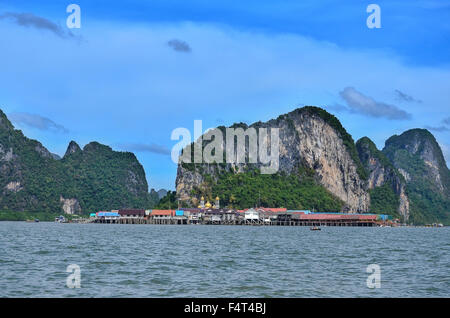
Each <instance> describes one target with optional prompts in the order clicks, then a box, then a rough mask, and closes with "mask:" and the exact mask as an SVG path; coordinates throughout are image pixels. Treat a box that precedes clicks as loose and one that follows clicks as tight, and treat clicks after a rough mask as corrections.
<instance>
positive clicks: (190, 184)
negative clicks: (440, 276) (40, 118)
mask: <svg viewBox="0 0 450 318" xmlns="http://www.w3.org/2000/svg"><path fill="white" fill-rule="evenodd" d="M252 127H253V128H255V129H258V128H279V140H280V142H279V170H278V172H277V173H276V174H274V175H272V176H270V177H263V176H260V173H259V172H260V169H261V167H262V166H263V165H262V164H260V163H250V162H249V161H248V160H247V161H246V162H245V163H239V164H236V163H185V162H182V161H181V159H180V163H179V165H178V171H177V179H176V189H177V197H178V199H179V200H181V201H182V202H184V203H185V204H186V205H188V206H189V205H190V206H194V205H196V204H197V203H198V200H197V199H198V197H200V196H202V195H203V196H205V197H206V198H207V199H210V200H212V199H213V198H214V197H215V196H216V195H219V196H221V200H222V202H224V203H225V204H227V205H234V206H239V201H242V200H244V201H245V199H246V198H248V197H250V198H256V199H255V200H254V201H251V200H250V201H245V202H246V204H247V205H249V203H252V202H253V203H254V205H257V204H260V203H261V202H263V203H266V204H267V202H270V204H271V205H277V206H286V207H288V208H304V209H313V208H314V207H317V206H322V207H323V206H325V205H320V204H321V202H320V197H318V196H315V195H314V193H315V192H317V193H319V192H320V193H321V195H320V196H321V197H323V196H328V195H331V197H329V198H328V199H329V200H328V201H330V200H331V201H333V200H334V201H333V202H337V201H335V200H338V201H340V202H342V204H332V205H326V206H328V207H329V206H331V207H334V208H336V209H338V208H339V210H341V211H349V212H374V213H385V214H390V215H393V216H394V217H398V218H400V219H402V220H404V221H407V222H408V221H409V222H412V223H415V224H423V223H431V222H438V221H439V222H443V223H447V224H449V223H450V218H449V215H450V213H449V212H450V211H449V207H450V193H449V189H450V174H449V170H448V168H447V166H446V163H445V160H444V157H443V155H442V151H441V149H440V147H439V145H438V143H437V142H436V140H435V139H434V137H433V135H432V134H431V133H430V132H428V131H427V130H423V129H413V130H410V131H407V132H405V133H403V134H402V135H400V136H393V137H391V138H389V139H388V140H387V141H386V146H385V148H384V149H383V150H382V151H380V150H378V149H377V148H376V146H375V144H374V143H373V142H372V141H371V140H370V139H369V138H367V137H364V138H361V139H360V140H359V141H358V142H357V143H356V144H355V143H354V141H353V139H352V137H351V136H350V135H349V134H348V133H347V132H346V131H345V129H344V128H343V127H342V125H341V124H340V122H339V120H338V119H337V118H336V117H334V116H333V115H331V114H329V113H327V112H326V111H324V110H323V109H320V108H317V107H312V106H307V107H303V108H299V109H296V110H295V111H293V112H290V113H288V114H285V115H281V116H279V117H278V118H277V119H273V120H270V121H268V122H266V123H262V122H258V123H255V124H252V125H250V126H247V125H246V124H235V125H233V126H231V128H242V129H244V130H246V129H249V128H252ZM219 129H220V130H221V131H223V132H224V133H225V132H226V129H225V127H219ZM269 139H270V138H266V140H265V142H266V143H267V147H270V146H269ZM207 145H208V142H206V143H205V141H204V140H203V141H202V142H201V144H200V143H199V142H198V141H197V142H196V143H193V144H191V146H190V148H191V149H188V148H185V150H184V152H183V153H185V152H186V153H187V151H188V150H190V151H191V152H193V151H192V149H193V148H195V147H200V148H202V149H205V146H207ZM226 146H227V145H226V138H225V137H224V140H223V141H222V142H221V147H220V148H222V149H225V148H226ZM248 152H249V145H248V143H247V144H246V145H245V153H246V156H247V157H246V159H248ZM252 171H253V172H252ZM255 171H256V173H255ZM299 171H309V172H308V173H307V175H305V174H304V173H299ZM240 175H242V176H240ZM286 176H287V177H286ZM305 176H306V177H305ZM305 178H306V179H307V180H308V182H307V183H302V180H305ZM311 180H312V181H313V182H310V181H311ZM297 181H298V182H297ZM267 184H270V189H268V190H267V191H265V189H264V187H265V185H267ZM252 185H253V186H252ZM299 187H302V190H301V191H297V192H296V190H297V189H298V188H299ZM305 189H306V190H305ZM308 189H310V190H308ZM311 189H314V190H311ZM321 189H324V190H326V192H322V190H321ZM312 192H313V193H312ZM263 196H266V197H265V198H262V197H263ZM301 196H304V197H305V196H306V198H307V199H305V198H303V199H304V200H302V198H301ZM267 197H268V198H267Z"/></svg>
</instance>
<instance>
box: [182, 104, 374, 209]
mask: <svg viewBox="0 0 450 318" xmlns="http://www.w3.org/2000/svg"><path fill="white" fill-rule="evenodd" d="M237 127H241V128H243V129H247V128H252V127H253V128H255V129H259V128H279V140H280V141H279V170H278V172H277V174H278V175H279V174H282V175H291V174H294V173H296V172H297V170H298V169H299V168H301V167H303V168H307V169H311V170H313V171H314V179H315V181H316V183H317V184H318V185H320V186H322V187H323V188H325V189H326V190H327V191H328V192H329V193H331V194H332V195H333V196H334V197H336V198H338V199H339V200H341V201H342V202H344V203H345V204H344V205H343V207H342V209H343V210H345V211H352V212H366V211H368V210H369V207H370V197H369V193H368V189H367V186H366V178H367V176H366V173H365V170H364V168H363V167H362V164H361V162H360V159H359V157H358V154H357V151H356V148H355V144H354V142H353V139H352V137H351V136H350V135H349V134H348V133H347V132H346V131H345V129H344V128H343V127H342V125H341V124H340V122H339V121H338V120H337V119H336V117H334V116H332V115H331V114H329V113H327V112H326V111H324V110H323V109H320V108H317V107H303V108H300V109H297V110H295V111H293V112H290V113H288V114H286V115H282V116H280V117H278V118H277V119H274V120H270V121H268V122H266V123H262V122H258V123H255V124H253V125H251V126H249V127H247V126H246V125H245V124H240V125H235V126H232V128H237ZM221 129H222V130H223V129H224V127H222V128H221ZM268 133H269V131H268ZM267 144H268V145H267V147H268V148H270V144H269V140H267ZM222 147H223V149H226V142H225V139H224V141H223V146H222ZM246 147H247V148H246V150H247V151H248V145H247V146H246ZM261 165H262V164H260V163H256V164H253V163H249V162H246V163H239V164H235V163H227V164H205V163H202V164H186V163H180V164H179V165H178V171H177V179H176V189H177V195H178V197H179V199H181V200H183V201H189V200H192V199H194V198H192V193H193V192H195V189H196V188H197V189H198V188H200V189H202V190H203V191H204V192H205V193H206V192H208V189H207V188H208V187H210V186H211V182H205V181H208V179H212V183H213V184H214V182H215V181H217V180H218V178H219V177H220V175H221V174H224V173H230V172H231V173H238V172H244V171H247V170H248V169H253V168H256V169H261ZM208 184H209V185H208Z"/></svg>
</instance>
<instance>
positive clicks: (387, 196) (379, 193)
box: [369, 184, 400, 218]
mask: <svg viewBox="0 0 450 318" xmlns="http://www.w3.org/2000/svg"><path fill="white" fill-rule="evenodd" d="M369 194H370V212H372V213H376V214H389V215H391V216H393V217H395V218H400V215H399V213H398V211H397V210H398V205H399V202H400V201H399V197H398V195H396V194H395V192H394V190H393V189H392V187H391V186H390V185H389V184H384V185H382V186H380V187H376V188H374V189H372V190H369Z"/></svg>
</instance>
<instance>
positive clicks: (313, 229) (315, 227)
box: [309, 226, 320, 231]
mask: <svg viewBox="0 0 450 318" xmlns="http://www.w3.org/2000/svg"><path fill="white" fill-rule="evenodd" d="M309 229H310V230H311V231H320V227H318V226H312V227H310V228H309Z"/></svg>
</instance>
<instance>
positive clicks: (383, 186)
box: [356, 137, 410, 221]
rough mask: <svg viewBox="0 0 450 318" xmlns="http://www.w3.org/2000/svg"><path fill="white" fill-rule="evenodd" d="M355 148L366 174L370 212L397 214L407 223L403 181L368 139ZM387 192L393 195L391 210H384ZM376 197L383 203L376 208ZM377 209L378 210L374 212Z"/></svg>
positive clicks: (358, 142) (406, 199)
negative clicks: (369, 196)
mask: <svg viewBox="0 0 450 318" xmlns="http://www.w3.org/2000/svg"><path fill="white" fill-rule="evenodd" d="M356 148H357V150H358V154H359V158H360V159H361V162H362V163H363V165H364V168H365V169H366V171H367V173H368V180H367V187H368V189H369V192H370V195H371V201H372V202H371V211H372V212H380V213H387V214H394V215H395V214H396V212H397V213H398V214H399V215H400V216H402V218H403V220H405V221H407V220H408V219H409V213H410V212H409V199H408V196H407V194H406V182H405V179H404V178H403V177H402V175H401V174H400V173H399V172H398V171H397V169H396V168H395V167H394V166H393V165H392V163H391V162H390V161H389V159H388V158H387V157H386V156H385V155H384V154H383V153H382V152H381V151H380V150H378V149H377V147H376V146H375V144H374V143H373V141H372V140H370V139H369V138H368V137H363V138H361V139H359V140H358V141H357V142H356ZM389 192H391V193H392V194H393V195H391V196H390V197H391V198H393V201H394V202H392V203H393V209H392V208H391V209H388V210H386V201H385V200H386V199H387V197H389V194H391V193H389ZM386 194H387V195H386ZM378 196H380V198H379V199H380V200H384V202H379V203H380V204H379V206H377V207H376V206H375V205H376V204H377V199H378ZM377 208H378V209H380V210H379V211H376V210H377Z"/></svg>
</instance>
